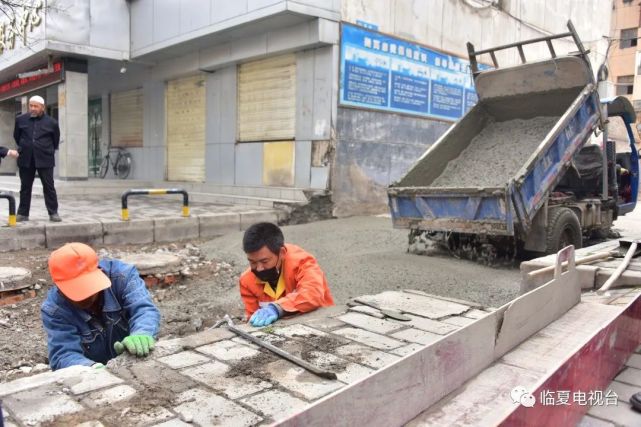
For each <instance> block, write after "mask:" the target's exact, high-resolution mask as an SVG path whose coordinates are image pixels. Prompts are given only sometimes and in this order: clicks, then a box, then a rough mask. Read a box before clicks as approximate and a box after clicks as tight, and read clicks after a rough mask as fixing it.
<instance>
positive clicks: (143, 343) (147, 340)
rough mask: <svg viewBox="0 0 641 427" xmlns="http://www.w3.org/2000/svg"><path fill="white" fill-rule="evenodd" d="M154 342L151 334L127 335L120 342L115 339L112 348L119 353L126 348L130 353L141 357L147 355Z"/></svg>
mask: <svg viewBox="0 0 641 427" xmlns="http://www.w3.org/2000/svg"><path fill="white" fill-rule="evenodd" d="M155 343H156V341H155V340H154V338H153V337H152V336H151V335H129V336H128V337H125V339H124V340H122V342H120V341H116V342H115V343H114V350H116V353H118V354H120V353H122V352H123V351H125V349H127V351H128V352H129V353H130V354H134V355H136V356H140V357H142V356H147V355H149V352H150V351H151V350H153V349H154V344H155Z"/></svg>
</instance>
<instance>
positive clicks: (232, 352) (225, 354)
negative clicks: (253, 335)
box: [196, 340, 259, 361]
mask: <svg viewBox="0 0 641 427" xmlns="http://www.w3.org/2000/svg"><path fill="white" fill-rule="evenodd" d="M196 351H198V352H200V353H204V354H207V355H209V356H214V357H215V358H216V359H219V360H223V361H237V360H242V359H247V358H249V357H253V356H256V355H258V354H259V351H258V350H256V349H254V348H251V347H249V346H246V345H243V344H238V343H236V342H234V341H231V340H229V341H227V340H226V341H219V342H215V343H213V344H207V345H204V346H202V347H198V348H196Z"/></svg>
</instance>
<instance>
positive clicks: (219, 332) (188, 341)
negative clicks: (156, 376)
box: [153, 328, 236, 357]
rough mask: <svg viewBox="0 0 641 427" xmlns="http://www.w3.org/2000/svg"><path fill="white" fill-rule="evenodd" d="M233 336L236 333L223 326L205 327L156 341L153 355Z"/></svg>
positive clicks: (193, 347) (160, 355)
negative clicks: (192, 332)
mask: <svg viewBox="0 0 641 427" xmlns="http://www.w3.org/2000/svg"><path fill="white" fill-rule="evenodd" d="M235 336H236V334H234V333H233V332H230V331H229V330H227V329H225V328H216V329H207V330H206V331H202V332H198V333H197V334H193V335H189V336H187V337H182V338H174V339H170V340H160V341H158V342H157V343H156V346H155V348H154V352H153V354H154V356H155V357H162V356H167V355H170V354H174V353H178V352H180V351H183V350H193V349H195V348H196V347H200V346H203V345H206V344H210V343H212V342H216V341H221V340H225V339H228V338H232V337H235Z"/></svg>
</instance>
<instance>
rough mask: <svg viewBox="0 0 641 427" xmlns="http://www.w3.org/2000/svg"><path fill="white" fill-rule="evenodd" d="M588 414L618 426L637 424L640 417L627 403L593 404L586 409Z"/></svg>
mask: <svg viewBox="0 0 641 427" xmlns="http://www.w3.org/2000/svg"><path fill="white" fill-rule="evenodd" d="M588 415H591V416H593V417H596V418H600V419H602V420H608V421H611V422H613V423H614V424H615V425H620V426H638V425H639V419H640V416H639V413H638V412H636V411H635V410H634V409H632V406H630V405H628V404H619V405H610V406H605V405H602V406H593V407H591V408H590V410H589V411H588Z"/></svg>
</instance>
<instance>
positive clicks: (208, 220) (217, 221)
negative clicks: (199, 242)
mask: <svg viewBox="0 0 641 427" xmlns="http://www.w3.org/2000/svg"><path fill="white" fill-rule="evenodd" d="M198 221H199V222H198V224H199V228H200V231H199V234H200V238H201V239H212V238H214V237H218V236H222V235H223V234H227V233H231V232H234V231H240V214H238V213H235V212H229V213H227V212H225V213H211V214H201V215H198Z"/></svg>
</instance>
